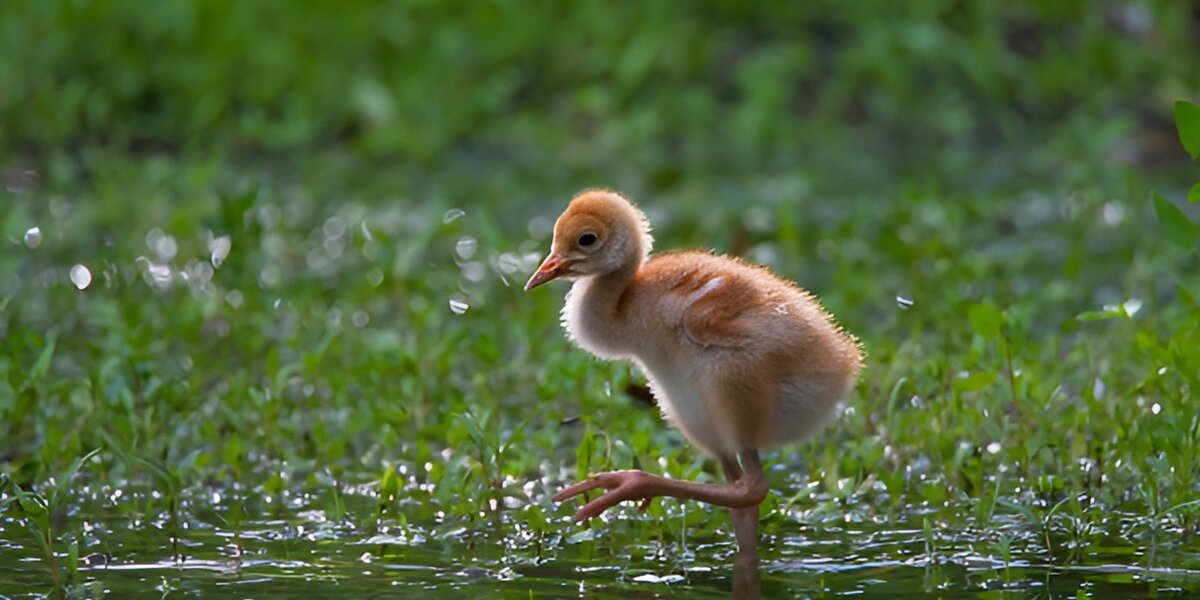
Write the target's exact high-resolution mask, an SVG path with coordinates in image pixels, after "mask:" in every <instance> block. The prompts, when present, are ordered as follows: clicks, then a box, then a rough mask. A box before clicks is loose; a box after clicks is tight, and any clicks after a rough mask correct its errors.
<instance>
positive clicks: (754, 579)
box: [721, 452, 762, 600]
mask: <svg viewBox="0 0 1200 600" xmlns="http://www.w3.org/2000/svg"><path fill="white" fill-rule="evenodd" d="M742 460H743V461H744V462H745V463H746V464H747V469H752V470H757V471H759V472H761V471H762V464H761V463H760V462H759V460H758V453H756V452H747V453H745V454H743V455H742ZM721 467H722V468H723V469H724V470H725V478H726V479H728V480H729V481H736V480H738V479H741V478H742V477H743V476H744V472H743V470H742V467H741V466H740V465H738V463H737V461H732V460H722V461H721ZM729 519H730V521H732V522H733V535H734V537H735V538H736V539H737V545H738V552H737V556H736V557H735V558H734V559H733V590H732V591H733V597H734V598H735V599H738V600H758V599H759V598H761V597H762V578H761V577H760V576H759V574H758V505H757V504H756V505H754V506H748V507H746V508H730V509H729Z"/></svg>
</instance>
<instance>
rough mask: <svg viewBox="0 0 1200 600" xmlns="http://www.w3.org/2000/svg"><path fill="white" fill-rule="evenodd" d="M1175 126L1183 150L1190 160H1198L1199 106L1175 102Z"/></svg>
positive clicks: (1199, 135) (1183, 101) (1199, 143)
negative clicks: (1189, 156)
mask: <svg viewBox="0 0 1200 600" xmlns="http://www.w3.org/2000/svg"><path fill="white" fill-rule="evenodd" d="M1175 126H1176V128H1177V129H1178V131H1179V141H1180V142H1183V147H1184V149H1185V150H1187V152H1188V154H1191V155H1192V158H1195V159H1200V106H1196V105H1195V104H1193V103H1191V102H1188V101H1187V100H1178V101H1176V102H1175Z"/></svg>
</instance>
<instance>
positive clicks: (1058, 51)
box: [0, 0, 1200, 189]
mask: <svg viewBox="0 0 1200 600" xmlns="http://www.w3.org/2000/svg"><path fill="white" fill-rule="evenodd" d="M1197 10H1198V9H1197V7H1196V4H1195V3H1193V2H1182V1H1176V0H1160V1H1146V2H1135V1H1128V2H1126V1H1104V2H1089V1H1083V0H1041V1H1033V0H1031V1H1024V2H1001V1H991V0H984V1H978V2H964V1H955V0H944V1H939V0H925V1H921V2H904V3H897V2H888V1H886V0H866V1H859V2H832V1H819V2H769V3H761V4H754V3H742V2H695V3H683V2H645V3H629V4H621V5H613V4H611V3H607V2H592V1H583V2H534V3H525V2H506V1H503V0H497V1H487V2H397V3H380V2H356V1H352V2H339V3H333V2H305V3H300V4H297V3H294V2H286V1H279V0H267V1H263V2H253V3H248V2H236V1H233V0H204V1H200V0H181V1H178V2H154V3H144V2H126V1H120V0H90V1H34V0H9V1H7V2H5V4H4V7H3V8H0V11H3V12H2V13H0V16H2V19H0V44H2V45H0V89H2V90H3V94H2V95H0V126H2V128H3V129H2V130H0V131H2V139H3V150H4V151H5V153H6V154H7V155H8V156H9V159H10V161H11V160H13V159H22V160H27V161H28V160H37V159H40V158H44V157H46V156H47V155H53V154H56V153H63V152H66V153H72V152H79V151H80V150H81V149H84V148H94V147H98V148H103V149H105V150H108V151H129V152H135V153H148V152H168V153H184V154H195V153H199V154H202V155H205V154H209V153H213V152H218V153H221V154H223V155H227V156H229V157H230V158H231V159H232V160H242V159H245V158H259V159H261V158H269V159H278V158H279V157H282V156H289V155H296V154H310V153H312V152H314V151H322V150H328V149H341V150H346V151H348V152H352V153H354V154H355V155H357V156H360V157H362V158H364V159H371V160H377V161H380V164H390V165H395V166H397V167H401V168H412V169H416V170H425V169H429V168H436V167H437V166H438V165H442V164H444V163H446V162H447V161H466V162H472V163H473V162H482V163H486V164H495V163H500V164H505V165H506V166H508V167H509V168H514V169H523V170H526V171H536V172H543V173H545V172H550V173H548V174H549V175H550V176H551V177H555V176H557V177H562V178H563V179H564V180H565V181H571V180H572V179H571V178H573V177H580V176H589V177H593V178H594V177H599V176H608V177H613V176H620V177H625V178H628V177H635V176H634V175H631V174H630V173H636V174H637V175H636V177H640V178H644V179H645V181H646V184H645V185H646V186H647V187H649V188H651V189H658V188H662V187H669V186H671V185H673V184H677V183H678V182H679V181H680V180H682V179H686V178H688V177H691V176H693V175H696V174H701V175H703V176H705V177H721V176H730V175H735V174H741V173H745V172H763V171H786V170H793V169H816V170H820V169H822V168H824V167H826V166H828V165H837V166H840V167H842V168H843V170H845V171H847V174H846V175H845V176H847V177H854V176H857V177H859V178H862V179H870V180H873V181H875V182H876V183H882V182H878V181H877V180H878V179H879V178H881V177H886V176H887V175H889V174H890V171H888V170H887V169H889V168H892V167H895V166H897V165H900V166H903V167H906V168H907V169H910V170H927V171H930V172H934V173H943V172H946V171H947V170H949V172H950V173H952V174H955V175H957V174H960V173H963V172H965V171H971V173H972V174H971V175H970V177H969V179H973V180H976V181H984V182H989V181H996V180H1003V179H1004V178H1006V177H1008V176H1010V175H1011V174H1012V173H1013V172H1019V171H1022V170H1025V169H1029V168H1033V169H1035V171H1036V172H1037V173H1038V174H1047V173H1049V172H1052V170H1053V169H1054V168H1055V167H1061V166H1062V163H1063V162H1071V161H1080V160H1089V159H1090V160H1110V159H1112V160H1116V161H1117V162H1125V163H1128V162H1130V161H1139V160H1144V159H1154V158H1162V157H1163V156H1164V155H1166V156H1168V157H1170V156H1175V157H1177V152H1176V150H1177V147H1176V146H1171V147H1169V148H1164V147H1163V146H1162V145H1163V144H1166V145H1169V140H1167V141H1164V140H1160V139H1157V138H1158V137H1159V136H1164V137H1170V136H1171V127H1170V119H1169V116H1168V115H1169V105H1170V102H1172V101H1174V100H1175V99H1177V98H1180V97H1188V96H1189V95H1191V96H1193V97H1194V94H1195V93H1196V89H1195V88H1196V77H1195V73H1196V72H1198V71H1200V65H1198V64H1197V63H1198V62H1200V58H1198V56H1200V51H1198V49H1197V42H1196V33H1195V30H1196V20H1197V16H1196V13H1197ZM1014 147H1015V148H1020V149H1021V151H1020V152H1016V153H1014V154H1015V156H1013V155H1008V156H1004V158H1003V159H1002V163H1003V164H1002V165H1001V166H996V165H989V164H988V161H989V160H997V159H996V158H994V157H995V156H996V152H997V151H998V150H1000V149H1004V148H1014ZM989 166H990V167H991V168H985V167H989ZM976 169H980V170H979V171H975V170H976ZM558 173H562V174H563V175H556V174H558ZM964 177H966V176H964Z"/></svg>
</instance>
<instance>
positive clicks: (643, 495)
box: [554, 471, 662, 522]
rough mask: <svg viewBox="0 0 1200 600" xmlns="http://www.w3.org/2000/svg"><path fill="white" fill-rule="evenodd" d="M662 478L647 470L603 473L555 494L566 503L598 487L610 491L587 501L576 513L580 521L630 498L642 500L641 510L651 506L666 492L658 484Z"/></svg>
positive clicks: (557, 499)
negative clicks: (655, 498)
mask: <svg viewBox="0 0 1200 600" xmlns="http://www.w3.org/2000/svg"><path fill="white" fill-rule="evenodd" d="M658 479H660V478H658V477H655V476H654V475H651V474H649V473H646V472H644V471H612V472H609V473H599V474H596V475H592V476H591V477H588V478H587V479H585V480H583V481H580V482H579V483H576V484H575V485H572V486H570V487H568V488H565V489H563V490H562V491H560V492H559V493H557V494H555V495H554V501H555V502H562V501H564V500H567V499H570V498H574V497H575V496H578V495H580V494H583V493H585V492H590V491H592V490H594V489H597V488H604V489H606V490H608V491H607V492H604V494H602V495H601V496H600V497H599V498H596V499H595V500H592V501H591V502H588V503H587V504H584V505H583V507H582V508H580V509H579V510H578V511H577V512H576V513H575V521H576V522H578V521H584V520H587V519H590V518H592V517H596V516H599V515H600V513H602V512H604V511H606V510H608V509H609V508H612V507H614V506H616V505H617V504H620V503H621V502H624V501H626V500H641V501H642V503H641V504H640V505H639V506H638V510H639V511H645V510H646V509H647V508H650V501H651V500H652V499H653V498H654V497H655V496H660V495H662V493H661V491H660V490H659V489H658V487H659V486H657V485H656V482H657V480H658Z"/></svg>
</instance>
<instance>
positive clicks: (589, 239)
mask: <svg viewBox="0 0 1200 600" xmlns="http://www.w3.org/2000/svg"><path fill="white" fill-rule="evenodd" d="M595 243H596V234H594V233H592V232H590V231H589V232H587V233H585V234H583V235H581V236H579V245H580V246H591V245H592V244H595Z"/></svg>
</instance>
